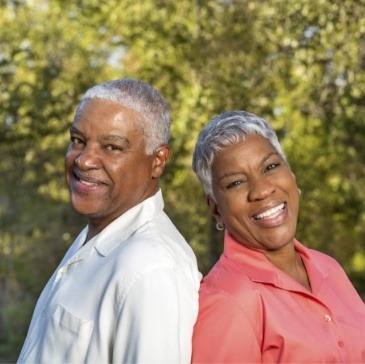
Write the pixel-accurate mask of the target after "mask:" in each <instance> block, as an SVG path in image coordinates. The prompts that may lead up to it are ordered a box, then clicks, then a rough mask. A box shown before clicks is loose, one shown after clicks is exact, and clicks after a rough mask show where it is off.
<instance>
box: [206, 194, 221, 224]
mask: <svg viewBox="0 0 365 364" xmlns="http://www.w3.org/2000/svg"><path fill="white" fill-rule="evenodd" d="M205 199H206V201H207V204H208V207H209V210H210V212H211V214H212V215H213V217H214V218H215V220H216V221H217V222H220V221H222V218H221V215H220V213H219V209H218V205H217V203H216V202H215V201H214V200H213V199H212V198H211V197H210V196H208V195H207V196H205Z"/></svg>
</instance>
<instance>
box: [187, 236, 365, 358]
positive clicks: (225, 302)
mask: <svg viewBox="0 0 365 364" xmlns="http://www.w3.org/2000/svg"><path fill="white" fill-rule="evenodd" d="M295 249H296V250H297V251H298V253H299V254H300V256H301V258H302V260H303V262H304V264H305V267H306V270H307V273H308V277H309V281H310V284H311V289H312V292H309V291H308V290H307V289H305V288H304V287H303V286H301V285H300V284H299V283H297V282H296V281H295V280H293V279H292V278H291V277H289V276H288V275H286V274H285V273H284V272H282V271H281V270H280V269H278V268H276V267H275V266H274V265H273V264H272V263H271V262H270V261H269V260H268V259H267V258H266V256H265V255H264V254H263V253H261V252H257V251H254V250H252V249H248V248H246V247H244V246H243V245H242V244H240V243H238V242H237V241H236V240H235V239H234V238H233V237H232V235H230V233H229V232H226V235H225V242H224V252H223V254H222V256H221V258H220V260H219V261H218V263H217V264H216V265H215V266H214V267H213V269H212V270H211V271H210V273H209V274H208V275H207V276H206V277H205V278H204V279H203V282H202V284H201V288H200V309H199V317H198V320H197V323H196V325H195V329H194V335H193V358H192V361H193V362H194V363H208V362H210V363H228V362H230V363H233V362H234V363H244V362H245V363H279V362H280V363H365V305H364V303H363V302H362V300H361V298H360V297H359V295H358V294H357V292H356V290H355V289H354V287H353V286H352V284H351V283H350V281H349V279H348V278H347V276H346V274H345V272H344V271H343V269H342V268H341V267H340V265H339V264H338V263H337V262H336V261H335V260H334V259H332V258H331V257H329V256H327V255H325V254H322V253H320V252H318V251H315V250H312V249H308V248H305V247H304V246H303V245H302V244H300V243H299V242H298V241H295Z"/></svg>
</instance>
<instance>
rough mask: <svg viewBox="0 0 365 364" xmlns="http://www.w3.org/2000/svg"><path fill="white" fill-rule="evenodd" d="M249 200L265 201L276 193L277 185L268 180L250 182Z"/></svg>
mask: <svg viewBox="0 0 365 364" xmlns="http://www.w3.org/2000/svg"><path fill="white" fill-rule="evenodd" d="M249 186H250V190H249V194H248V199H249V200H250V201H257V200H264V199H265V198H267V197H269V196H270V195H271V194H272V193H273V192H275V185H274V184H273V183H271V182H270V181H268V180H266V179H264V178H263V179H259V180H255V181H251V182H250V185H249Z"/></svg>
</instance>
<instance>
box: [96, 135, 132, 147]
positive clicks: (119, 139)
mask: <svg viewBox="0 0 365 364" xmlns="http://www.w3.org/2000/svg"><path fill="white" fill-rule="evenodd" d="M100 140H102V141H103V142H122V143H125V144H127V145H128V146H129V145H130V144H131V143H130V141H129V139H128V138H126V137H124V136H122V135H102V136H101V137H100Z"/></svg>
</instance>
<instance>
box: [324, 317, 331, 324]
mask: <svg viewBox="0 0 365 364" xmlns="http://www.w3.org/2000/svg"><path fill="white" fill-rule="evenodd" d="M324 320H325V321H326V322H330V321H331V320H332V319H331V316H329V315H324Z"/></svg>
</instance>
